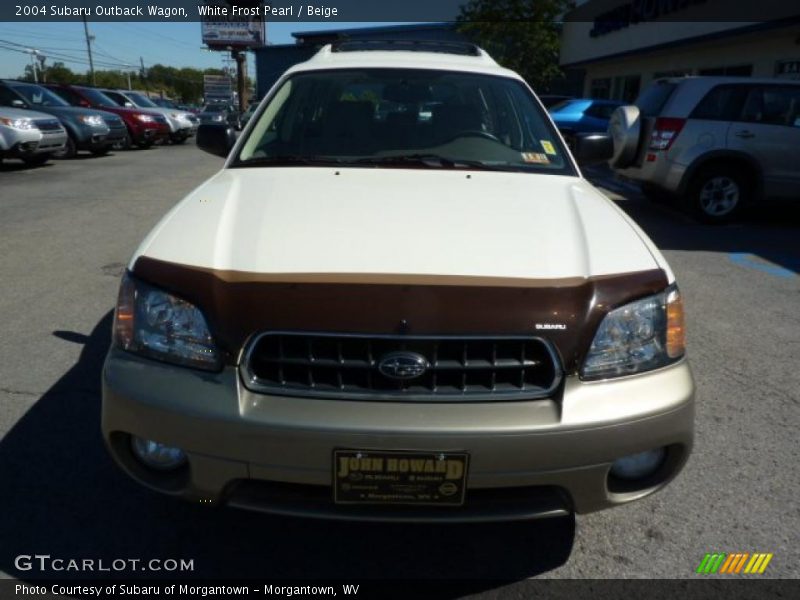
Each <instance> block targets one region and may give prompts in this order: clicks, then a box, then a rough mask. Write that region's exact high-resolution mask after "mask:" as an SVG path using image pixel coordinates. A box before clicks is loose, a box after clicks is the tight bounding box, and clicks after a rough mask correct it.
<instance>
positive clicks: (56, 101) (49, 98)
mask: <svg viewBox="0 0 800 600" xmlns="http://www.w3.org/2000/svg"><path fill="white" fill-rule="evenodd" d="M14 91H15V92H17V93H18V94H22V95H23V96H25V99H26V100H28V102H30V103H31V104H33V105H35V106H69V102H66V101H64V100H62V99H61V98H60V97H59V96H57V95H56V94H54V93H53V92H51V91H50V90H48V89H46V88H43V87H39V86H38V85H15V86H14Z"/></svg>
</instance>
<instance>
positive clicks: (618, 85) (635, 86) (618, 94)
mask: <svg viewBox="0 0 800 600" xmlns="http://www.w3.org/2000/svg"><path fill="white" fill-rule="evenodd" d="M641 83H642V78H641V77H640V76H639V75H626V76H623V77H614V87H613V90H612V92H611V99H612V100H621V101H622V102H627V103H628V104H630V103H632V102H633V101H634V100H636V96H638V95H639V86H640V85H641Z"/></svg>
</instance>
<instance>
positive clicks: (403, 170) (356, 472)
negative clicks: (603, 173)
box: [102, 42, 694, 521]
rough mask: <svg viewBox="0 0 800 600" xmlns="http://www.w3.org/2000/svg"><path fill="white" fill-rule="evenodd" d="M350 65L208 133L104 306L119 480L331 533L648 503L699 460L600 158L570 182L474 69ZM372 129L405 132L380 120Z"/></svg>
mask: <svg viewBox="0 0 800 600" xmlns="http://www.w3.org/2000/svg"><path fill="white" fill-rule="evenodd" d="M371 44H372V45H371V46H368V48H374V47H375V45H376V43H375V42H371ZM362 48H363V46H362V45H361V44H360V43H358V42H340V43H338V44H336V45H334V46H333V47H332V46H330V45H329V46H325V47H323V48H322V49H321V50H320V51H319V53H318V54H316V55H315V56H314V57H313V58H312V59H311V60H309V61H308V62H305V63H302V64H299V65H295V66H293V67H292V68H290V69H289V70H288V71H287V72H286V73H284V74H283V75H282V76H281V78H280V79H279V80H278V82H277V83H276V84H275V87H274V91H273V92H272V93H271V95H270V96H269V97H268V98H267V99H266V100H265V102H266V104H265V106H264V107H263V110H261V111H260V112H259V113H258V115H259V116H258V117H257V118H258V119H260V120H259V121H258V122H256V123H253V124H251V126H250V127H248V128H247V130H246V131H247V133H245V134H243V135H241V136H239V139H238V141H237V135H236V132H235V131H234V130H233V128H231V127H229V126H228V124H227V123H225V122H222V123H216V124H207V125H201V126H200V129H199V131H198V136H197V144H198V146H199V147H200V148H202V149H203V150H206V151H208V152H211V153H212V154H215V155H218V156H222V157H227V158H226V162H225V165H224V168H223V169H222V171H221V172H219V173H218V174H216V175H215V176H213V177H212V178H211V179H210V180H209V181H207V182H206V183H204V184H202V185H201V186H200V187H199V188H197V189H196V190H195V191H194V192H192V193H190V194H189V195H188V196H187V197H186V198H185V199H184V200H183V201H182V202H180V203H179V204H178V205H177V206H176V207H174V208H173V209H172V210H171V211H170V213H169V215H168V216H167V217H165V218H164V219H163V220H162V221H161V222H160V224H158V225H157V226H156V227H155V229H154V230H153V231H152V232H151V234H150V235H149V236H148V237H147V241H146V242H145V243H143V244H142V245H141V246H140V248H139V250H138V251H137V252H136V253H135V255H134V256H133V258H132V259H131V261H130V263H129V265H128V269H127V271H126V273H125V275H124V277H123V280H122V283H121V288H120V293H119V298H118V303H117V307H116V314H115V324H114V335H113V343H112V347H111V349H110V351H109V354H108V357H107V360H106V362H105V366H104V371H103V409H102V430H103V435H104V438H105V441H106V444H107V447H108V449H109V451H110V453H111V454H112V456H113V457H114V458H115V459H116V461H117V463H118V464H119V465H120V466H121V467H122V468H123V469H124V470H125V471H127V472H128V473H129V474H130V475H131V476H132V477H133V478H134V479H136V480H137V481H139V482H140V483H142V484H144V485H146V486H148V487H149V488H151V489H155V490H160V491H162V492H165V493H167V494H169V495H171V496H175V497H183V498H185V499H187V500H191V501H193V502H198V501H202V502H204V503H209V504H212V505H214V504H227V505H232V506H237V507H241V508H250V509H257V510H264V511H272V512H276V513H282V514H293V515H313V516H318V517H329V518H345V519H388V520H395V521H403V520H409V521H414V520H426V521H432V520H437V521H475V520H478V521H480V520H507V519H515V518H532V517H536V516H555V515H565V514H570V513H571V512H572V511H578V512H581V513H582V512H589V511H594V510H599V509H603V508H608V507H612V506H617V505H621V504H624V503H626V502H630V501H633V500H636V499H639V498H642V497H644V496H647V495H648V494H651V493H653V492H655V491H657V490H659V489H661V488H662V487H663V486H664V485H665V484H666V483H667V482H668V481H670V480H671V479H672V478H673V477H675V475H676V474H677V473H678V472H679V471H680V470H681V468H682V466H683V464H684V463H685V462H686V460H687V457H688V455H689V452H690V448H691V446H692V432H693V413H694V404H693V396H694V384H693V380H692V374H691V371H690V369H689V365H688V363H687V361H686V359H685V357H684V326H683V308H682V303H681V296H680V294H679V291H678V288H677V287H676V284H675V278H674V276H673V274H672V271H671V270H670V268H669V266H668V265H667V263H666V261H665V260H664V257H663V256H662V255H661V253H660V252H659V251H658V249H657V248H656V247H655V245H654V244H653V243H652V242H651V241H650V240H649V239H648V238H647V236H646V235H645V234H644V233H643V232H642V231H641V230H640V229H639V228H638V227H637V226H636V225H635V224H634V223H633V221H632V220H630V219H629V218H628V217H627V216H626V215H625V214H624V213H623V212H622V211H620V210H619V209H618V208H617V207H616V206H615V205H614V204H613V203H612V202H611V201H610V200H609V199H608V198H606V197H605V196H604V195H603V194H602V193H600V192H599V191H598V190H597V189H595V188H594V187H593V186H592V185H591V184H590V183H589V182H588V181H587V180H586V179H584V178H583V176H582V175H581V172H580V170H579V168H578V164H577V163H576V160H575V158H577V160H579V161H583V162H586V163H589V162H595V161H605V160H607V159H608V158H609V157H610V156H611V152H612V148H611V140H610V138H609V137H608V135H607V134H604V133H592V134H578V135H577V136H576V145H575V158H573V155H572V154H571V153H570V152H569V150H568V149H567V148H566V147H565V146H564V144H563V143H562V141H561V138H560V136H559V135H558V132H557V130H556V128H555V126H554V125H553V123H552V121H551V120H550V118H549V116H548V115H547V112H546V111H545V110H544V109H543V108H542V106H541V105H540V104H539V102H538V101H537V100H536V97H535V95H534V93H533V91H532V90H531V89H530V87H528V85H527V84H526V83H525V81H524V80H523V79H522V77H520V76H519V75H518V74H516V73H514V72H512V71H509V70H507V69H504V68H502V67H500V66H499V65H497V63H495V62H494V60H492V59H491V57H489V56H488V55H487V54H486V53H485V52H484V51H482V50H480V49H478V48H477V47H475V46H473V45H470V44H462V45H458V46H456V47H454V45H453V44H452V43H446V44H438V43H436V42H428V43H425V44H416V45H414V46H403V47H402V50H397V48H398V46H397V45H396V44H386V45H385V46H382V47H381V48H382V49H385V51H384V52H370V51H364V50H362ZM420 65H424V67H420ZM364 89H368V90H370V94H369V96H367V97H363V96H361V94H360V91H361V90H364ZM487 99H491V100H492V101H491V102H487V101H486V100H487ZM382 101H387V102H397V103H401V102H402V103H404V104H405V106H407V107H411V106H416V107H417V108H416V113H417V114H416V115H415V114H414V111H413V110H411V109H410V108H408V109H407V110H406V111H403V112H398V113H397V114H388V115H387V116H386V118H385V120H380V119H379V118H378V111H377V110H376V106H377V105H378V103H380V102H382ZM433 101H436V102H438V104H436V105H435V106H434V107H433V109H432V114H431V117H430V118H429V119H421V118H420V115H419V111H420V107H422V106H423V105H425V104H426V103H428V102H433Z"/></svg>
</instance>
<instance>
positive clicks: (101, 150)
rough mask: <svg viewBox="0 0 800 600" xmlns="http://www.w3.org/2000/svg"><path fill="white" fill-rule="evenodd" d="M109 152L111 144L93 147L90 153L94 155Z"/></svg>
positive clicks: (102, 154)
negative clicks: (103, 146)
mask: <svg viewBox="0 0 800 600" xmlns="http://www.w3.org/2000/svg"><path fill="white" fill-rule="evenodd" d="M109 152H111V146H106V147H105V148H95V149H94V150H92V154H94V155H95V156H105V155H106V154H108V153H109Z"/></svg>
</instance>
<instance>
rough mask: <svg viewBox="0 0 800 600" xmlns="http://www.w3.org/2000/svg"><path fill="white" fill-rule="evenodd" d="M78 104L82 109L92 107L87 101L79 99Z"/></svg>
mask: <svg viewBox="0 0 800 600" xmlns="http://www.w3.org/2000/svg"><path fill="white" fill-rule="evenodd" d="M78 104H79V105H80V106H83V107H84V108H91V107H92V105H91V104H90V103H89V101H88V100H83V99H81V100H79V101H78Z"/></svg>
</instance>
